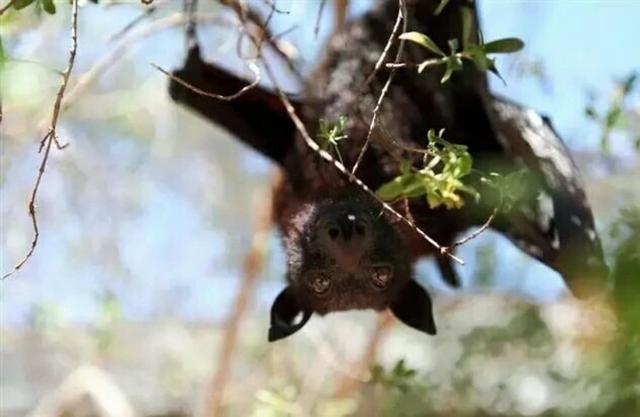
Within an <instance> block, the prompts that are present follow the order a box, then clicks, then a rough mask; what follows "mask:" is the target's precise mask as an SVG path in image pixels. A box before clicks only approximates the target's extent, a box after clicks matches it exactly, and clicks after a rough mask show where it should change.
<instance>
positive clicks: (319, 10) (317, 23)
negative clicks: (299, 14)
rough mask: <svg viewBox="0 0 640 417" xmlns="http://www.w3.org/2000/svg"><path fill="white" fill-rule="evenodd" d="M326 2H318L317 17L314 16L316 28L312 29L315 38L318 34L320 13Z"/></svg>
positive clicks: (322, 0) (325, 0)
mask: <svg viewBox="0 0 640 417" xmlns="http://www.w3.org/2000/svg"><path fill="white" fill-rule="evenodd" d="M326 4H327V0H321V1H320V7H319V8H318V15H317V16H316V26H315V28H314V29H313V34H314V36H315V37H316V38H317V37H318V32H320V21H321V20H322V13H323V12H324V6H326Z"/></svg>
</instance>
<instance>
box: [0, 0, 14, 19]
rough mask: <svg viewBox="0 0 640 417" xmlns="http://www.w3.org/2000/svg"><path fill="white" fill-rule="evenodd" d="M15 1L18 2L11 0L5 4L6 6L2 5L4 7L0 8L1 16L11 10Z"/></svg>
mask: <svg viewBox="0 0 640 417" xmlns="http://www.w3.org/2000/svg"><path fill="white" fill-rule="evenodd" d="M15 2H16V0H9V3H7V4H5V5H4V6H2V8H1V9H0V16H2V15H3V14H4V12H6V11H7V10H9V8H10V7H11V6H13V3H15Z"/></svg>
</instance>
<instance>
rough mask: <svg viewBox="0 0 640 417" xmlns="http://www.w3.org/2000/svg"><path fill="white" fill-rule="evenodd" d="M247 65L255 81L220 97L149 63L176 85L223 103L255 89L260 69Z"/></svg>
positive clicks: (251, 63) (253, 64)
mask: <svg viewBox="0 0 640 417" xmlns="http://www.w3.org/2000/svg"><path fill="white" fill-rule="evenodd" d="M247 65H248V66H249V68H250V69H251V71H252V72H253V73H254V74H255V79H254V80H253V81H252V82H251V84H247V85H245V86H244V87H242V88H241V89H240V90H239V91H237V92H235V93H233V94H231V95H227V96H225V95H221V94H216V93H211V92H209V91H204V90H202V89H200V88H198V87H196V86H194V85H193V84H190V83H188V82H187V81H185V80H183V79H182V78H180V77H178V76H176V75H173V74H171V73H170V72H169V71H167V70H165V69H164V68H162V67H160V66H159V65H156V64H154V63H151V66H152V67H154V68H155V69H157V70H158V71H160V72H161V73H163V74H164V75H166V76H167V77H169V78H171V79H172V80H174V81H175V82H177V83H178V84H181V85H182V86H184V87H186V88H188V89H189V90H191V91H193V92H195V93H198V94H200V95H203V96H206V97H211V98H215V99H217V100H224V101H232V100H235V99H237V98H238V97H241V96H242V95H243V94H244V93H246V92H247V91H249V90H251V89H253V88H255V87H256V86H257V85H258V84H259V83H260V78H261V76H260V68H258V66H257V65H256V64H255V62H251V61H249V62H247Z"/></svg>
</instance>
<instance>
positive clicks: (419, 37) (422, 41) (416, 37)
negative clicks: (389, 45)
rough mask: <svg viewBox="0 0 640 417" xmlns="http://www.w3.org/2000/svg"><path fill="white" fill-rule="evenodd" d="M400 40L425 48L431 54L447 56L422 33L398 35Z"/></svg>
mask: <svg viewBox="0 0 640 417" xmlns="http://www.w3.org/2000/svg"><path fill="white" fill-rule="evenodd" d="M400 39H403V40H407V41H410V42H414V43H417V44H419V45H421V46H423V47H425V48H427V49H428V50H430V51H431V52H434V53H436V54H438V55H440V56H447V55H446V54H445V53H444V52H442V49H440V48H439V47H438V45H436V43H435V42H434V41H433V40H431V38H430V37H428V36H427V35H425V34H423V33H420V32H407V33H403V34H402V35H400Z"/></svg>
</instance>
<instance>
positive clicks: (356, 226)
mask: <svg viewBox="0 0 640 417" xmlns="http://www.w3.org/2000/svg"><path fill="white" fill-rule="evenodd" d="M367 233H368V230H367V226H366V224H365V223H364V222H362V221H360V220H358V218H357V216H356V215H355V214H349V213H348V214H346V215H344V216H340V217H339V218H338V219H336V220H335V221H333V222H332V223H331V224H330V225H329V227H328V228H327V234H328V235H329V238H330V239H331V240H332V241H334V242H342V243H350V242H357V241H361V240H364V238H365V237H366V236H367Z"/></svg>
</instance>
